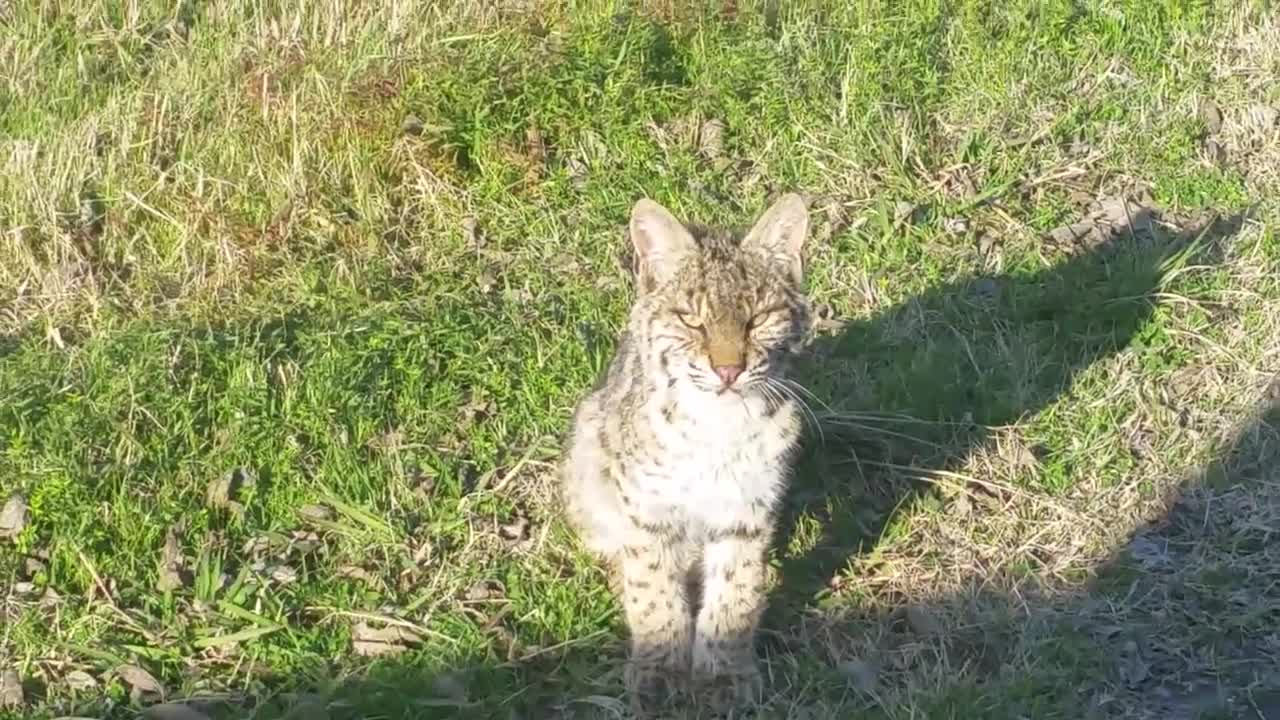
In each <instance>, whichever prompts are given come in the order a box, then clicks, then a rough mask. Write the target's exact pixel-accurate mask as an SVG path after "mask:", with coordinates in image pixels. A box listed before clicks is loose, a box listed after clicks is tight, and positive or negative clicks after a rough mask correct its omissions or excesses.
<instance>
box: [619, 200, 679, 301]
mask: <svg viewBox="0 0 1280 720" xmlns="http://www.w3.org/2000/svg"><path fill="white" fill-rule="evenodd" d="M629 228H630V231H631V244H632V246H633V247H634V248H635V251H636V261H637V262H636V266H637V269H638V270H639V274H640V276H641V278H640V279H641V281H642V282H643V283H644V284H646V285H652V284H653V283H654V282H657V281H660V280H661V279H663V278H666V277H669V276H670V275H671V274H673V273H674V272H675V270H676V268H678V267H679V266H680V263H681V262H682V261H683V260H684V258H685V256H686V255H687V254H688V253H689V252H691V251H692V250H693V248H694V246H695V243H694V240H693V236H692V235H690V234H689V231H688V230H687V229H686V228H685V226H684V224H683V223H681V222H680V221H679V220H677V219H676V217H675V216H674V215H672V214H671V212H670V211H668V210H667V209H666V208H664V207H663V206H661V205H659V204H658V203H656V202H654V201H653V200H650V199H649V198H640V199H639V200H637V201H636V204H635V205H633V206H632V208H631V222H630V225H629Z"/></svg>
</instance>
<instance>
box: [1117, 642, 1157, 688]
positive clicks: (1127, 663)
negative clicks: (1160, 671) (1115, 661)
mask: <svg viewBox="0 0 1280 720" xmlns="http://www.w3.org/2000/svg"><path fill="white" fill-rule="evenodd" d="M1121 655H1122V657H1123V660H1122V663H1123V664H1122V665H1121V666H1120V677H1121V679H1123V680H1124V683H1125V685H1128V686H1129V687H1130V688H1136V687H1138V686H1139V685H1141V684H1142V683H1144V682H1146V680H1147V679H1148V678H1150V677H1151V665H1149V664H1148V663H1147V661H1146V660H1145V659H1143V657H1142V652H1141V651H1140V650H1139V649H1138V643H1136V642H1134V641H1132V640H1129V641H1127V642H1126V643H1125V644H1124V648H1123V649H1122V651H1121Z"/></svg>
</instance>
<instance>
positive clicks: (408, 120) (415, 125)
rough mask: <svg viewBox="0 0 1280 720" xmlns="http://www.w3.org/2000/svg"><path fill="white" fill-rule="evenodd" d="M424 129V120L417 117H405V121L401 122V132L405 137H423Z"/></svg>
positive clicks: (411, 115)
mask: <svg viewBox="0 0 1280 720" xmlns="http://www.w3.org/2000/svg"><path fill="white" fill-rule="evenodd" d="M424 129H425V126H424V125H423V124H422V119H421V118H419V117H418V116H417V115H413V114H410V115H405V116H404V120H403V121H401V122H400V132H402V133H404V134H405V135H421V134H422V131H423V130H424Z"/></svg>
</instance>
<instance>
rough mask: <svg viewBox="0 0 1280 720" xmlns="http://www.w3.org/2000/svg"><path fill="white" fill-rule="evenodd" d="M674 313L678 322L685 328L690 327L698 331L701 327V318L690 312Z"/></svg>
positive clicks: (678, 311)
mask: <svg viewBox="0 0 1280 720" xmlns="http://www.w3.org/2000/svg"><path fill="white" fill-rule="evenodd" d="M675 313H676V317H677V318H679V320H680V322H682V323H684V325H685V327H690V328H694V329H698V328H701V327H702V318H700V317H698V316H697V315H695V314H694V313H693V312H692V311H690V310H676V311H675Z"/></svg>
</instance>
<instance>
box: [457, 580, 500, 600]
mask: <svg viewBox="0 0 1280 720" xmlns="http://www.w3.org/2000/svg"><path fill="white" fill-rule="evenodd" d="M503 594H504V593H503V588H502V585H501V584H500V583H498V582H497V581H495V580H481V581H479V582H477V583H476V584H474V585H472V586H471V587H470V588H468V589H467V594H466V599H467V600H494V599H497V598H501V597H502V596H503Z"/></svg>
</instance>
